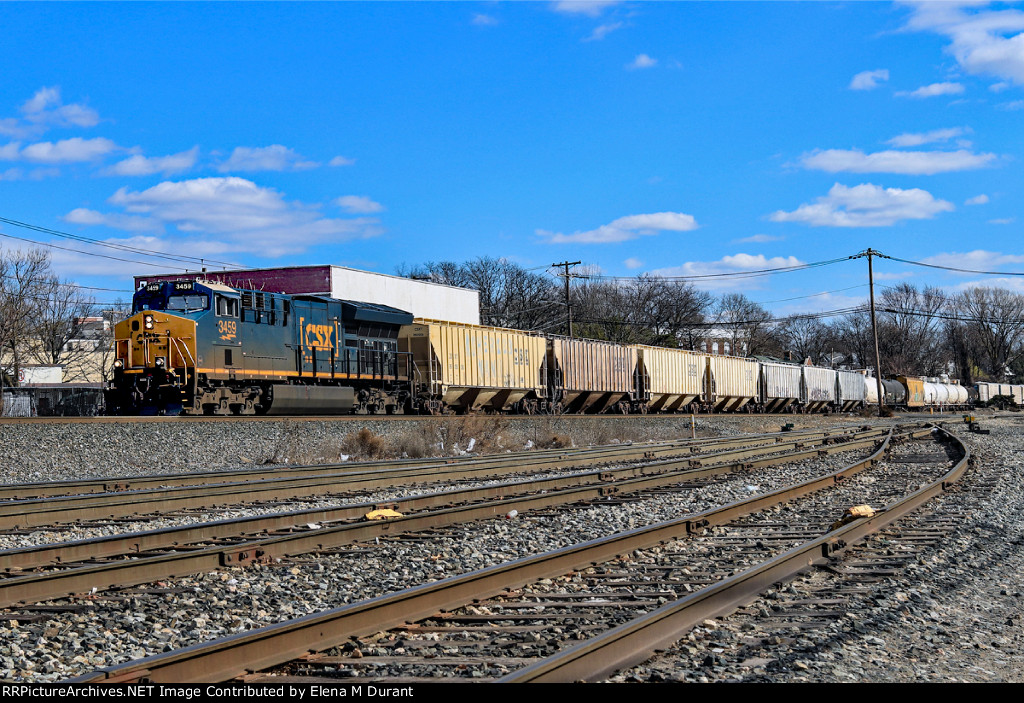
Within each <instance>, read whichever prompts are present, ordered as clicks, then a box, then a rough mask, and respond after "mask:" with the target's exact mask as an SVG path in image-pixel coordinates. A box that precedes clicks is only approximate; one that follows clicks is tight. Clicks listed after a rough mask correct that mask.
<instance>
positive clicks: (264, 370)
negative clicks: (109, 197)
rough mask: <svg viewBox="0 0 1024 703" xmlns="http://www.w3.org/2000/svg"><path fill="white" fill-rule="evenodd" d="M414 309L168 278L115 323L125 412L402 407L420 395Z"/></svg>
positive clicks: (111, 405) (119, 408)
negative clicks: (411, 344) (408, 338)
mask: <svg viewBox="0 0 1024 703" xmlns="http://www.w3.org/2000/svg"><path fill="white" fill-rule="evenodd" d="M411 322H412V315H410V314H409V313H407V312H403V311H401V310H396V309H394V308H390V307H387V306H384V305H375V304H370V303H361V302H355V301H349V300H336V299H333V298H327V297H321V296H316V295H283V294H275V293H267V292H264V291H254V290H236V289H234V288H229V287H228V286H225V285H221V284H219V283H212V282H204V281H164V282H160V283H151V284H148V285H146V286H145V287H143V288H142V289H140V290H139V291H137V292H136V293H135V295H134V297H133V300H132V315H131V316H130V317H129V318H128V319H126V320H123V321H122V322H119V323H117V325H115V328H114V338H115V361H114V372H113V381H112V382H111V384H110V388H109V390H108V394H107V399H106V402H107V410H108V412H112V413H114V414H132V415H134V414H157V413H160V414H177V413H179V412H182V411H184V412H186V413H196V414H234V415H250V414H294V413H317V414H321V413H351V412H362V413H376V412H380V413H392V412H395V411H396V410H398V409H399V408H403V407H404V406H406V405H407V404H408V403H409V400H410V397H409V366H408V363H407V361H408V355H403V354H399V353H398V348H397V346H398V345H397V340H398V332H399V330H400V329H401V327H402V326H403V325H408V324H410V323H411Z"/></svg>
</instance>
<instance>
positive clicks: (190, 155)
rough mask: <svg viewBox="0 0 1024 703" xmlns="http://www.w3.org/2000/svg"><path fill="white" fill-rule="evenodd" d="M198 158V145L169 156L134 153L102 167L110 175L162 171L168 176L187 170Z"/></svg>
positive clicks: (147, 173) (134, 174)
mask: <svg viewBox="0 0 1024 703" xmlns="http://www.w3.org/2000/svg"><path fill="white" fill-rule="evenodd" d="M198 158H199V147H198V146H194V147H192V148H191V149H189V150H188V151H182V152H179V153H177V154H171V155H169V156H150V157H146V156H143V155H142V154H135V155H134V156H129V157H128V158H127V159H125V160H124V161H119V162H117V163H116V164H114V165H113V166H111V167H109V168H107V169H104V171H103V173H104V174H107V175H112V176H150V175H152V174H154V173H162V174H164V175H165V176H169V175H171V174H174V173H181V172H182V171H187V170H189V169H190V168H192V167H193V166H195V164H196V161H197V160H198Z"/></svg>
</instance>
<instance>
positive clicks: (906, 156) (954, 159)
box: [800, 149, 997, 175]
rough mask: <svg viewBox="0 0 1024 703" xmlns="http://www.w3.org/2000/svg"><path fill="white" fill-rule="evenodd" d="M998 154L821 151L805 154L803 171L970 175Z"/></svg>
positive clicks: (801, 161) (959, 151) (960, 151)
mask: <svg viewBox="0 0 1024 703" xmlns="http://www.w3.org/2000/svg"><path fill="white" fill-rule="evenodd" d="M996 158H997V157H996V155H995V154H975V153H972V152H970V151H967V150H965V149H958V150H957V151H892V150H890V151H879V152H876V153H873V154H865V153H864V152H863V151H860V150H859V149H819V150H817V151H812V152H810V153H808V154H804V155H803V156H802V157H800V163H801V164H802V165H803V167H804V168H811V169H816V170H819V171H827V172H829V173H840V172H843V173H902V174H910V175H933V174H936V173H949V172H951V171H968V170H972V169H977V168H984V167H985V166H989V165H991V164H992V162H993V161H995V160H996Z"/></svg>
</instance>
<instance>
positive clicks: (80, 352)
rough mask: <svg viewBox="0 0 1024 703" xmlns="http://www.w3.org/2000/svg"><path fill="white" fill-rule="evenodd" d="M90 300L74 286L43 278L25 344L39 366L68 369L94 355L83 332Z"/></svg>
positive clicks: (92, 303) (49, 277)
mask: <svg viewBox="0 0 1024 703" xmlns="http://www.w3.org/2000/svg"><path fill="white" fill-rule="evenodd" d="M94 302H95V301H94V299H93V298H92V297H91V296H87V295H85V294H83V293H82V289H81V288H79V287H78V286H76V285H75V284H73V283H71V282H69V281H64V282H61V281H60V280H59V279H58V278H57V277H56V276H47V277H46V278H45V279H44V280H43V281H42V283H41V284H40V298H39V300H38V301H37V303H38V305H37V308H36V314H35V315H34V316H33V319H32V322H31V325H30V332H31V341H30V342H29V343H28V344H27V346H28V348H29V349H30V350H31V354H32V355H33V356H34V357H35V359H36V360H37V361H39V362H40V363H42V364H49V365H53V366H58V365H59V366H68V365H72V364H76V363H79V362H81V360H82V359H83V358H84V357H85V356H87V355H88V354H91V353H92V352H93V351H94V348H93V345H92V344H85V343H84V342H86V340H84V339H83V337H84V336H85V335H84V334H83V331H84V330H85V329H86V325H87V318H89V317H90V316H91V314H92V312H93V305H94Z"/></svg>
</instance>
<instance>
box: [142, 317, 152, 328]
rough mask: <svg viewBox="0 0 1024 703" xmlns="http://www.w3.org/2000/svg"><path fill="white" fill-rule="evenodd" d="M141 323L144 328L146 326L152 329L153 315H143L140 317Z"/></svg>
mask: <svg viewBox="0 0 1024 703" xmlns="http://www.w3.org/2000/svg"><path fill="white" fill-rule="evenodd" d="M142 325H143V327H145V328H146V329H147V330H151V329H153V316H152V315H146V316H144V317H143V318H142Z"/></svg>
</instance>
